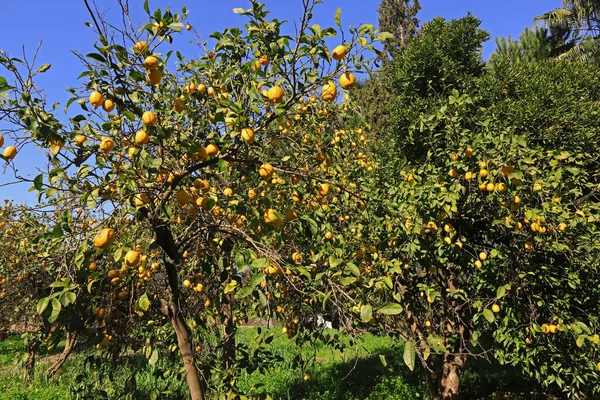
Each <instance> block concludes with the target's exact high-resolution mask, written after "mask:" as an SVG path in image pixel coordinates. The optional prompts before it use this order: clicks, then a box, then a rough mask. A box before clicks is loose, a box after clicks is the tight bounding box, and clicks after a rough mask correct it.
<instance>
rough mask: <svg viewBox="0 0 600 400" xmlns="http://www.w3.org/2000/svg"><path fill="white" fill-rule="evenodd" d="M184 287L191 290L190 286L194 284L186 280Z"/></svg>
mask: <svg viewBox="0 0 600 400" xmlns="http://www.w3.org/2000/svg"><path fill="white" fill-rule="evenodd" d="M183 286H185V287H188V288H189V287H190V286H192V282H190V280H189V279H186V280H184V281H183Z"/></svg>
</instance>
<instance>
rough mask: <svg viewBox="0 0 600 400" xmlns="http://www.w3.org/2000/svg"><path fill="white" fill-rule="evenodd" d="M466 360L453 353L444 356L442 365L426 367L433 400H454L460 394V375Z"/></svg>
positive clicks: (431, 363) (430, 363) (435, 364)
mask: <svg viewBox="0 0 600 400" xmlns="http://www.w3.org/2000/svg"><path fill="white" fill-rule="evenodd" d="M465 362H466V358H465V356H462V355H456V354H451V353H446V354H444V357H443V360H442V362H441V364H440V363H435V362H433V361H432V362H428V363H427V365H426V375H427V384H428V386H429V397H430V398H431V400H454V399H456V398H458V394H459V392H460V375H461V373H462V371H463V368H464V366H465Z"/></svg>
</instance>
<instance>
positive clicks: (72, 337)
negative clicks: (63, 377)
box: [46, 331, 79, 378]
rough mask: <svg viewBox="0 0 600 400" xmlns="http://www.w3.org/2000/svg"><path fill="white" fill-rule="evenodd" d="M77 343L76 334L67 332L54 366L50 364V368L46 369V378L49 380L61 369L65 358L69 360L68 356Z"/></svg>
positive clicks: (77, 337) (77, 336)
mask: <svg viewBox="0 0 600 400" xmlns="http://www.w3.org/2000/svg"><path fill="white" fill-rule="evenodd" d="M78 343H79V335H78V334H76V333H71V332H69V331H67V334H66V338H65V348H64V350H63V352H62V354H61V355H60V357H58V359H57V360H56V362H55V363H54V364H52V366H50V368H48V369H47V370H46V376H47V377H48V378H50V377H51V376H52V375H54V374H55V373H56V372H57V371H58V370H59V369H60V367H62V365H63V364H64V363H65V361H67V358H69V356H70V355H71V352H72V351H73V350H74V349H75V347H76V346H77V344H78Z"/></svg>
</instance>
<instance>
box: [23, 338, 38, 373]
mask: <svg viewBox="0 0 600 400" xmlns="http://www.w3.org/2000/svg"><path fill="white" fill-rule="evenodd" d="M30 340H31V339H30ZM39 347H40V343H39V341H38V340H32V341H31V342H30V343H29V345H28V346H27V362H26V363H25V383H31V382H32V381H33V378H34V376H35V357H36V354H37V351H38V348H39Z"/></svg>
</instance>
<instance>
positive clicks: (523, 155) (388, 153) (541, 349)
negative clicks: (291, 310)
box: [353, 16, 600, 398]
mask: <svg viewBox="0 0 600 400" xmlns="http://www.w3.org/2000/svg"><path fill="white" fill-rule="evenodd" d="M431 24H432V25H425V26H424V28H423V29H422V31H421V34H420V36H419V37H418V38H417V39H415V40H414V41H413V42H412V43H411V45H409V46H408V48H407V49H406V50H405V51H404V52H403V54H402V56H401V57H400V58H399V59H398V60H397V68H398V74H397V76H396V78H397V81H396V82H397V88H398V89H397V92H396V93H397V98H396V105H395V110H396V113H395V115H394V118H395V120H394V123H393V129H392V130H391V132H389V133H387V134H386V135H385V136H382V137H380V138H378V141H379V147H378V148H379V151H380V152H381V153H383V158H382V159H383V160H385V161H384V162H385V165H386V167H387V168H385V169H384V168H380V169H377V171H380V172H381V175H380V180H381V181H382V182H385V184H381V185H379V186H380V187H385V188H387V189H380V192H379V198H380V199H383V200H382V202H381V203H379V204H378V205H377V206H374V207H373V208H371V209H370V213H372V214H375V215H378V216H379V218H378V222H377V223H375V224H372V225H370V228H371V229H370V230H369V233H368V235H369V240H370V243H372V244H375V243H377V244H375V245H374V249H375V250H376V252H374V253H373V254H374V255H376V256H377V257H376V258H375V257H373V258H371V263H372V272H371V274H370V275H369V276H370V277H371V283H370V284H369V285H367V286H363V287H362V288H360V287H356V288H353V289H356V290H357V293H360V294H359V295H358V297H359V298H361V300H362V301H361V304H360V305H359V307H358V308H357V312H359V313H360V315H361V317H363V320H364V321H365V322H369V318H370V317H372V318H373V320H371V321H370V322H371V324H374V325H375V326H374V327H373V328H371V329H375V330H378V329H381V330H383V331H385V332H388V333H392V332H393V333H394V334H396V335H399V336H401V337H403V338H405V340H406V341H407V342H408V343H411V342H412V343H413V344H414V353H413V351H412V348H411V349H410V351H407V352H405V355H404V360H405V362H406V363H407V364H408V366H409V368H412V367H413V366H414V364H416V363H418V361H421V363H422V364H423V365H424V366H425V367H426V368H429V370H428V373H429V374H430V379H431V382H432V385H431V387H432V393H431V396H432V398H438V397H439V398H446V397H448V398H452V397H454V396H456V395H457V393H458V376H459V375H460V372H461V371H462V369H463V368H464V367H465V362H467V358H466V357H465V354H468V355H469V356H468V358H469V359H470V358H471V357H491V356H492V355H493V356H494V357H495V358H496V359H497V360H499V361H501V362H502V363H506V364H512V365H516V366H518V367H519V368H522V370H523V371H524V372H525V373H527V374H530V375H531V376H533V377H534V378H535V379H536V380H538V381H539V382H540V384H542V385H544V386H545V387H547V388H548V390H550V391H552V392H557V393H559V392H563V393H564V394H565V395H568V396H572V397H573V396H582V395H588V396H592V397H593V396H594V395H597V387H596V385H594V384H593V382H595V381H596V380H597V379H598V369H597V367H596V363H597V361H598V360H597V358H598V353H597V352H598V346H597V343H596V338H597V337H598V336H597V335H596V333H597V329H598V328H597V318H596V315H595V314H596V313H595V312H593V311H592V310H595V309H596V308H597V304H598V291H597V290H596V288H597V287H598V282H596V279H597V278H598V276H599V275H598V268H599V265H598V262H597V260H598V251H599V250H600V249H599V248H598V246H597V245H596V244H597V243H600V242H599V240H598V235H599V230H598V228H599V227H598V211H599V206H598V195H597V191H598V183H599V182H598V180H597V177H598V169H597V166H598V164H597V154H598V140H597V137H598V136H597V132H596V129H595V127H596V126H598V123H599V122H600V121H598V112H597V104H598V101H599V100H600V97H599V93H598V90H597V87H598V82H597V76H598V71H596V69H595V67H592V66H587V65H585V64H573V63H570V62H556V61H546V62H543V61H540V62H537V63H532V64H523V63H517V64H511V63H508V62H503V63H497V64H494V67H493V68H489V69H487V70H486V69H484V68H483V62H482V60H481V58H480V53H479V48H480V46H481V41H482V40H484V39H485V38H486V37H487V35H486V34H485V33H484V32H482V31H480V30H479V29H478V25H479V23H478V21H477V20H475V19H474V18H473V17H471V16H467V17H465V18H464V19H462V20H458V21H451V22H448V23H447V22H444V21H443V20H441V19H437V20H434V21H433V22H432V23H431ZM457 32H461V35H460V37H462V38H464V37H466V38H469V40H471V41H470V44H468V45H462V46H458V45H457V43H456V40H457V39H458V37H459V35H456V33H457ZM373 193H377V192H376V191H373ZM384 193H385V196H387V198H386V199H384ZM367 204H370V203H367ZM382 208H383V209H384V210H383V211H381V209H382ZM363 233H364V232H363ZM379 281H381V282H382V283H381V284H377V282H379ZM583 282H586V283H585V287H584V286H583V285H584V284H583ZM367 288H371V290H368V289H367ZM386 304H387V305H386ZM390 304H391V305H393V304H397V306H395V307H391V305H390ZM376 310H379V312H376ZM408 343H407V346H408ZM548 360H552V361H551V362H549V363H548ZM469 362H470V361H469ZM436 385H440V386H439V387H436Z"/></svg>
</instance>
